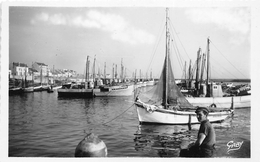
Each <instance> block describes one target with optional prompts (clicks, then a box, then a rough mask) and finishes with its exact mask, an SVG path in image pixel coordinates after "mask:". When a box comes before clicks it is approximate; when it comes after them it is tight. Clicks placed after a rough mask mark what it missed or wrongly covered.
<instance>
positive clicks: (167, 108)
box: [135, 9, 234, 124]
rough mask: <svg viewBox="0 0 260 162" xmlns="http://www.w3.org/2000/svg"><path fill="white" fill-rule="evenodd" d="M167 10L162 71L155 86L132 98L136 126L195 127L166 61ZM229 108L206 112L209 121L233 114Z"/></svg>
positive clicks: (191, 109) (192, 108)
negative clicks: (138, 124) (192, 125)
mask: <svg viewBox="0 0 260 162" xmlns="http://www.w3.org/2000/svg"><path fill="white" fill-rule="evenodd" d="M168 21H169V18H168V9H166V54H165V59H164V65H163V70H162V73H161V76H160V79H159V81H158V83H157V84H156V85H155V86H154V87H153V88H152V89H151V90H149V91H148V92H146V93H140V92H139V93H138V92H136V93H138V94H137V95H136V98H135V105H136V108H137V114H138V119H139V122H140V123H150V124H151V123H156V124H196V123H199V122H198V120H197V117H196V113H195V109H196V107H195V106H193V105H192V104H191V103H189V102H188V100H187V99H186V98H185V97H184V96H183V94H182V93H181V92H180V90H179V88H178V87H177V85H176V83H175V79H174V75H173V69H172V66H171V61H170V48H169V47H170V42H171V41H170V40H171V38H170V32H169V29H168V23H169V22H168ZM233 111H234V110H233V106H232V104H230V108H228V109H210V113H209V114H208V119H209V121H210V122H222V121H224V120H225V119H226V118H228V117H229V116H231V115H232V114H233Z"/></svg>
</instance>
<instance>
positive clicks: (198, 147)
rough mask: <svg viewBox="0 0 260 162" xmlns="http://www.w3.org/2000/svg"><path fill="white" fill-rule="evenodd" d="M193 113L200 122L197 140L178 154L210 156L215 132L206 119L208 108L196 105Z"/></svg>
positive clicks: (212, 151) (212, 150) (214, 140)
mask: <svg viewBox="0 0 260 162" xmlns="http://www.w3.org/2000/svg"><path fill="white" fill-rule="evenodd" d="M195 113H196V114H197V119H198V121H199V122H200V128H199V131H198V136H197V140H196V142H195V143H192V144H191V145H190V147H189V148H188V149H187V150H183V151H181V155H180V156H185V157H187V156H188V157H212V156H213V153H214V150H215V148H214V145H215V143H216V134H215V130H214V128H213V126H212V125H211V123H210V122H209V120H208V119H207V116H208V113H209V110H208V109H207V108H205V107H198V108H197V109H196V111H195Z"/></svg>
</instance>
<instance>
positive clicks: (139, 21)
mask: <svg viewBox="0 0 260 162" xmlns="http://www.w3.org/2000/svg"><path fill="white" fill-rule="evenodd" d="M165 14H166V12H165V7H164V6H163V7H51V6H48V7H44V6H42V7H41V6H38V7H33V6H30V7H26V6H12V7H10V8H9V63H12V62H22V63H27V64H28V66H31V64H32V62H35V61H36V62H42V63H45V64H47V65H48V66H49V67H50V68H53V66H54V68H55V69H63V68H66V69H71V70H75V71H77V72H78V73H84V69H85V62H86V58H87V56H90V60H91V62H92V63H93V59H94V57H95V55H96V59H97V67H98V66H99V67H100V69H101V70H102V71H103V69H104V63H105V62H106V66H107V69H106V71H107V73H111V72H112V65H113V63H114V64H117V66H118V68H117V69H118V71H119V68H120V64H121V59H123V64H124V66H125V67H126V68H127V74H128V75H132V73H133V72H134V71H135V70H137V72H138V75H139V70H140V69H141V71H142V73H143V74H144V73H146V72H147V71H148V73H149V72H150V70H152V72H153V76H154V77H158V76H159V74H160V72H161V70H162V62H163V58H164V55H165ZM169 17H170V31H171V32H172V33H173V35H172V41H173V42H176V44H175V46H174V47H175V50H174V49H173V50H172V51H173V53H172V61H173V69H174V75H175V77H176V78H181V77H182V76H183V66H184V62H185V61H186V62H187V64H189V62H190V60H191V61H192V64H194V62H195V60H196V57H197V51H198V49H199V47H201V48H202V51H203V52H205V51H206V43H207V38H208V37H209V38H210V40H211V42H212V43H211V44H210V54H211V58H210V59H211V76H212V78H232V79H240V78H241V79H244V78H250V77H251V76H250V57H251V50H250V44H251V39H250V33H251V30H250V29H251V9H250V7H246V6H240V7H232V6H231V7H188V8H187V7H170V8H169ZM176 47H177V48H176ZM175 51H179V54H176V53H175Z"/></svg>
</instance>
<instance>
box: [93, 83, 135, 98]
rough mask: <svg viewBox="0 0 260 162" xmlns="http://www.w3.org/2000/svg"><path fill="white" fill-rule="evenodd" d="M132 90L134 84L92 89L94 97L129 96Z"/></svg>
mask: <svg viewBox="0 0 260 162" xmlns="http://www.w3.org/2000/svg"><path fill="white" fill-rule="evenodd" d="M133 92H134V86H133V85H129V86H127V87H122V86H113V87H109V90H108V91H102V90H100V89H98V90H94V95H95V97H120V96H131V95H132V94H133Z"/></svg>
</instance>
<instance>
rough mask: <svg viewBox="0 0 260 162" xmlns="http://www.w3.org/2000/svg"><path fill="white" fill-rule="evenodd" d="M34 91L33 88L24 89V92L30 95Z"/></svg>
mask: <svg viewBox="0 0 260 162" xmlns="http://www.w3.org/2000/svg"><path fill="white" fill-rule="evenodd" d="M33 91H34V88H33V87H27V88H23V92H24V93H30V92H33Z"/></svg>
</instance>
